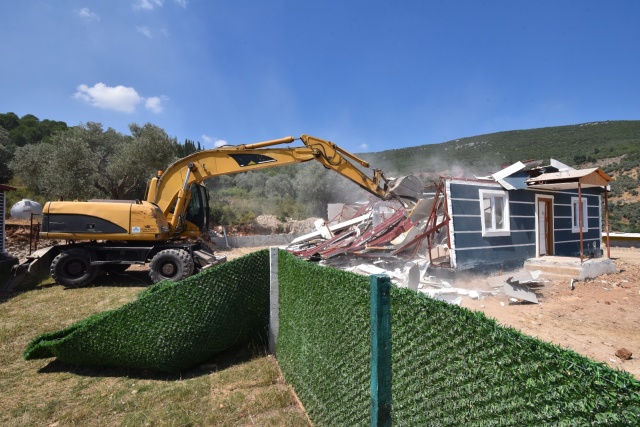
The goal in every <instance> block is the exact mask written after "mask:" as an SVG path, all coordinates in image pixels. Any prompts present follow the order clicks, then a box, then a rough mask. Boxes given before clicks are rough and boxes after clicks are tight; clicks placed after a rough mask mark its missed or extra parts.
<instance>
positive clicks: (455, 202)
mask: <svg viewBox="0 0 640 427" xmlns="http://www.w3.org/2000/svg"><path fill="white" fill-rule="evenodd" d="M610 181H611V177H609V176H608V175H607V174H606V173H605V172H604V171H602V169H600V168H590V169H580V170H576V169H573V168H571V167H569V166H567V165H564V164H562V163H560V162H558V161H555V160H551V161H550V163H549V164H544V163H543V162H541V161H527V162H517V163H515V164H513V165H511V166H509V167H507V168H505V169H503V170H501V171H499V172H497V173H494V174H493V175H490V176H487V177H478V178H476V179H456V178H444V179H443V181H442V182H441V185H443V186H444V187H445V188H444V191H443V192H444V195H445V197H446V205H447V214H448V217H449V218H450V221H449V223H448V239H449V241H448V243H447V246H448V250H449V251H448V252H449V253H448V255H447V256H446V257H445V258H440V259H434V260H433V261H432V264H433V265H439V266H441V267H447V268H450V269H453V270H455V271H465V270H467V271H498V270H503V269H505V270H506V269H512V268H519V267H522V265H523V264H524V262H525V261H526V260H527V259H530V258H536V257H540V256H545V255H547V256H549V255H553V256H567V257H580V259H581V260H582V259H584V258H590V257H599V256H601V254H602V249H601V242H602V229H603V224H602V219H601V218H602V208H601V207H602V202H603V195H604V198H605V203H606V197H607V190H608V184H609V182H610Z"/></svg>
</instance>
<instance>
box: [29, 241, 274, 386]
mask: <svg viewBox="0 0 640 427" xmlns="http://www.w3.org/2000/svg"><path fill="white" fill-rule="evenodd" d="M268 321H269V253H268V251H267V250H263V251H259V252H255V253H252V254H249V255H247V256H245V257H242V258H239V259H236V260H233V261H229V262H227V263H225V264H222V265H220V266H216V267H212V268H210V269H207V270H204V271H202V272H200V273H199V274H197V275H195V276H191V277H189V278H187V279H185V280H183V281H181V282H178V283H173V282H168V281H165V282H160V283H157V284H156V285H153V286H151V287H149V288H148V289H146V290H145V291H142V292H141V293H140V294H139V296H138V299H137V300H136V301H133V302H131V303H129V304H126V305H124V306H122V307H120V308H118V309H116V310H112V311H107V312H102V313H98V314H95V315H93V316H91V317H88V318H87V319H85V320H82V321H80V322H78V323H75V324H74V325H71V326H69V327H68V328H66V329H63V330H60V331H57V332H52V333H46V334H43V335H40V336H39V337H37V338H36V339H34V340H33V341H32V342H31V343H30V344H29V345H28V347H27V349H26V350H25V352H24V358H25V359H27V360H29V359H39V358H48V357H57V358H58V360H60V361H62V362H65V363H68V364H74V365H89V366H99V365H104V366H124V367H132V368H142V369H152V370H159V371H164V372H170V373H177V372H181V371H184V370H186V369H188V368H190V367H193V366H195V365H197V364H199V363H202V362H204V361H206V360H207V359H208V358H210V357H211V356H213V355H215V354H216V353H218V352H220V351H223V350H225V349H228V348H230V347H232V346H233V345H235V344H241V343H246V342H248V341H250V340H252V339H260V340H262V341H263V342H265V343H266V333H267V325H268Z"/></svg>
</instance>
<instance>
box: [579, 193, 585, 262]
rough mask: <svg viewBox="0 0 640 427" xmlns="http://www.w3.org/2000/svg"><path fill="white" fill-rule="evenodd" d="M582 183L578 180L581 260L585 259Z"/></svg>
mask: <svg viewBox="0 0 640 427" xmlns="http://www.w3.org/2000/svg"><path fill="white" fill-rule="evenodd" d="M582 222H583V221H582V184H580V182H578V224H579V225H580V262H582V261H583V260H584V242H583V239H582V226H583V224H582Z"/></svg>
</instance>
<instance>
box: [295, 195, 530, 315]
mask: <svg viewBox="0 0 640 427" xmlns="http://www.w3.org/2000/svg"><path fill="white" fill-rule="evenodd" d="M328 217H329V218H331V220H330V221H325V220H323V219H318V220H316V221H315V227H316V230H315V231H313V232H311V233H308V234H305V235H303V236H300V237H298V238H296V239H294V240H293V241H292V242H291V243H290V244H289V245H288V246H287V247H286V249H287V250H288V251H289V252H291V253H293V254H294V255H296V256H299V257H302V258H305V259H309V260H314V261H318V262H319V263H320V264H321V265H327V266H331V267H333V268H338V269H341V270H347V271H352V272H354V273H358V274H363V275H372V274H386V275H388V276H389V277H390V278H391V281H392V282H393V283H395V284H396V285H397V286H399V287H407V288H410V289H413V290H415V291H418V292H422V293H424V294H426V295H429V296H430V297H432V298H436V299H440V300H443V301H447V302H450V303H453V304H457V305H460V303H461V301H462V297H465V296H466V297H469V298H473V299H481V298H484V297H487V296H490V295H497V294H506V295H507V296H510V297H512V298H514V299H515V300H516V301H528V302H533V303H537V299H536V295H535V292H534V289H532V287H534V286H537V284H538V283H539V282H540V281H539V280H538V278H537V277H534V276H535V275H534V276H532V275H531V274H530V273H528V272H524V273H518V274H517V275H510V276H507V275H505V276H496V277H495V278H492V280H489V281H485V280H475V281H473V282H468V283H467V284H466V285H465V286H457V287H454V286H453V285H452V284H451V283H450V282H449V281H447V280H443V279H442V278H438V277H436V276H433V275H430V274H429V267H431V266H438V267H443V266H444V267H446V266H447V265H448V264H449V261H450V260H449V244H448V243H449V231H448V227H447V225H448V223H449V220H450V218H449V214H448V210H447V206H446V198H445V197H443V196H442V191H441V189H440V188H439V187H436V188H435V191H434V192H433V193H431V194H427V195H426V197H425V198H423V199H420V200H418V201H417V203H416V204H415V205H413V206H405V205H402V204H401V203H400V202H398V201H371V202H364V203H359V204H354V205H348V204H333V205H329V215H328ZM523 274H524V275H526V277H524V276H523Z"/></svg>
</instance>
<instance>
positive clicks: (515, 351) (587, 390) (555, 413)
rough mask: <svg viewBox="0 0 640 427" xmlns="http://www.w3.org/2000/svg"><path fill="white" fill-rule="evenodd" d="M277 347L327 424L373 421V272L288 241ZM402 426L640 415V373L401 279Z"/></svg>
mask: <svg viewBox="0 0 640 427" xmlns="http://www.w3.org/2000/svg"><path fill="white" fill-rule="evenodd" d="M278 271H279V292H280V330H279V337H278V343H277V357H278V362H279V364H280V367H281V368H282V371H283V373H284V376H285V378H286V380H287V381H288V382H289V383H290V384H291V385H292V386H293V387H294V389H295V390H296V393H297V394H298V396H299V397H300V399H301V401H302V403H303V404H304V406H305V408H306V409H307V411H308V413H309V415H310V418H311V419H312V420H313V422H314V425H317V426H358V425H361V426H365V425H368V424H369V405H370V389H369V381H370V353H369V352H370V349H369V345H370V344H369V340H370V332H369V278H366V277H362V276H358V275H355V274H351V273H348V272H344V271H338V270H333V269H330V268H326V267H320V266H317V265H314V264H310V263H308V262H305V261H301V260H299V259H296V258H294V257H293V256H292V255H290V254H288V253H286V252H282V251H281V252H280V254H279V262H278ZM391 335H392V369H393V383H392V397H393V415H392V416H393V425H394V426H417V425H420V426H454V425H464V426H539V425H560V426H588V425H614V426H635V425H640V382H638V381H636V380H635V379H633V377H632V376H631V375H629V374H628V373H626V372H621V371H616V370H613V369H611V368H609V367H608V366H606V365H604V364H600V363H596V362H594V361H592V360H590V359H587V358H585V357H583V356H581V355H579V354H577V353H575V352H573V351H570V350H564V349H562V348H560V347H557V346H555V345H552V344H549V343H545V342H542V341H539V340H537V339H535V338H532V337H529V336H526V335H524V334H522V333H520V332H519V331H517V330H515V329H510V328H504V327H501V326H499V325H498V324H497V323H496V322H495V321H494V320H492V319H489V318H487V317H485V316H484V314H483V313H479V312H472V311H469V310H466V309H463V308H460V307H457V306H455V305H451V304H447V303H444V302H441V301H437V300H434V299H431V298H428V297H426V296H423V295H421V294H419V293H416V292H414V291H411V290H408V289H399V288H396V287H392V289H391Z"/></svg>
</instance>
